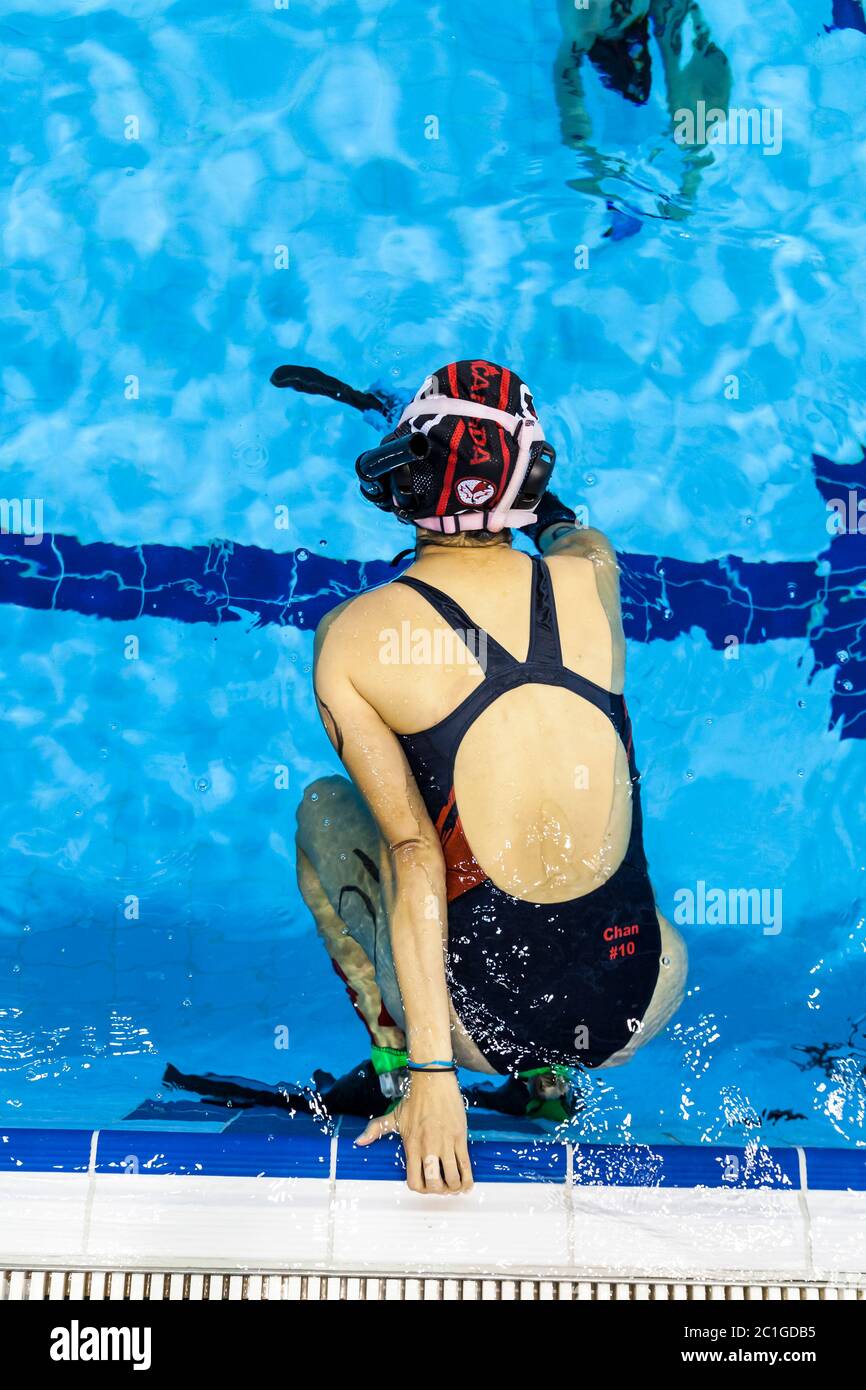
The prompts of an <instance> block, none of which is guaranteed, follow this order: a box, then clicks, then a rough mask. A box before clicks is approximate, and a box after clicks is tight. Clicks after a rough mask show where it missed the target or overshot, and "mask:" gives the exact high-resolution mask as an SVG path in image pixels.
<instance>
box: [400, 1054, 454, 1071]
mask: <svg viewBox="0 0 866 1390" xmlns="http://www.w3.org/2000/svg"><path fill="white" fill-rule="evenodd" d="M406 1066H407V1067H408V1069H409V1071H456V1070H457V1065H456V1063H455V1061H454V1059H453V1058H452V1059H451V1061H446V1060H445V1059H444V1058H442V1057H434V1058H433V1060H432V1061H431V1062H407V1063H406Z"/></svg>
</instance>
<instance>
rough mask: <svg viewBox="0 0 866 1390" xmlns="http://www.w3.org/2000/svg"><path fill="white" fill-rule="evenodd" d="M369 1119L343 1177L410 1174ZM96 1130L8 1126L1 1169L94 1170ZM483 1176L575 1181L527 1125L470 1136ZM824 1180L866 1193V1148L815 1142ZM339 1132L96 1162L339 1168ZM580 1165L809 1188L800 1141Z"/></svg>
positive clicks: (619, 1149)
mask: <svg viewBox="0 0 866 1390" xmlns="http://www.w3.org/2000/svg"><path fill="white" fill-rule="evenodd" d="M362 1127H363V1126H362V1124H361V1122H360V1121H345V1120H344V1121H343V1123H342V1124H341V1128H340V1135H339V1142H338V1145H337V1168H336V1176H337V1179H338V1180H339V1179H347V1180H357V1179H366V1180H368V1181H373V1182H381V1181H402V1180H403V1176H404V1168H403V1162H402V1157H401V1154H400V1146H399V1143H398V1142H397V1140H396V1139H393V1140H392V1139H389V1140H381V1141H380V1142H379V1143H377V1144H374V1145H372V1146H371V1147H370V1148H365V1149H359V1148H357V1147H356V1146H355V1145H354V1144H353V1142H352V1141H353V1139H354V1138H355V1137H356V1135H357V1134H358V1133H359V1132H360V1129H361V1128H362ZM91 1144H92V1133H91V1131H90V1130H85V1129H81V1130H76V1129H61V1130H57V1129H7V1130H4V1131H0V1174H8V1173H13V1172H19V1173H52V1172H62V1173H82V1172H86V1171H87V1169H88V1163H89V1157H90V1150H91ZM470 1152H471V1155H472V1164H473V1169H474V1173H475V1178H476V1180H477V1181H478V1182H483V1183H488V1182H547V1183H551V1182H552V1183H564V1182H566V1181H567V1175H568V1150H567V1145H566V1144H565V1143H564V1142H563V1141H562V1140H539V1139H537V1138H534V1137H532V1136H527V1138H526V1139H525V1140H520V1141H518V1142H514V1141H509V1140H505V1139H475V1140H470ZM804 1154H805V1162H806V1174H807V1176H806V1182H807V1186H808V1187H809V1189H810V1190H812V1191H829V1192H840V1191H841V1192H866V1151H864V1150H862V1149H820V1148H807V1149H805V1150H804ZM330 1164H331V1140H330V1138H329V1137H328V1136H327V1135H326V1134H324V1133H323V1132H322V1131H321V1129H319V1127H318V1126H316V1125H315V1123H314V1122H313V1121H311V1120H310V1119H309V1117H308V1116H300V1115H299V1116H298V1117H297V1119H296V1120H295V1121H293V1124H292V1127H291V1130H290V1131H288V1132H287V1131H286V1129H285V1128H284V1127H283V1126H279V1125H276V1126H274V1127H273V1128H272V1129H271V1130H270V1131H264V1132H257V1131H246V1132H241V1133H234V1132H231V1133H230V1132H224V1133H222V1134H208V1133H203V1132H202V1131H201V1130H195V1131H186V1130H162V1131H160V1130H154V1129H148V1130H142V1129H128V1130H121V1129H115V1130H101V1131H99V1133H98V1138H97V1141H96V1163H95V1171H96V1172H97V1173H102V1174H117V1175H120V1176H123V1175H129V1174H133V1175H134V1174H140V1175H142V1176H147V1175H148V1174H154V1173H155V1174H163V1175H165V1176H183V1175H190V1176H196V1175H198V1176H200V1177H201V1176H209V1175H210V1176H222V1177H226V1176H230V1177H278V1178H281V1177H282V1178H321V1179H322V1180H323V1181H324V1180H325V1179H327V1178H328V1177H329V1176H330ZM572 1170H573V1179H574V1183H575V1184H576V1185H578V1186H592V1187H597V1186H603V1187H666V1188H670V1187H678V1188H691V1187H709V1188H719V1189H720V1188H726V1187H729V1188H736V1189H738V1190H741V1189H743V1188H749V1189H755V1188H772V1189H777V1190H784V1191H797V1190H799V1188H800V1171H799V1154H798V1150H797V1149H793V1148H781V1147H773V1148H765V1147H763V1146H760V1145H758V1146H755V1145H752V1146H751V1147H750V1148H748V1149H741V1148H735V1147H727V1148H726V1147H724V1146H722V1145H713V1146H710V1145H706V1146H704V1145H699V1146H688V1145H670V1144H660V1145H653V1144H575V1145H573V1160H572Z"/></svg>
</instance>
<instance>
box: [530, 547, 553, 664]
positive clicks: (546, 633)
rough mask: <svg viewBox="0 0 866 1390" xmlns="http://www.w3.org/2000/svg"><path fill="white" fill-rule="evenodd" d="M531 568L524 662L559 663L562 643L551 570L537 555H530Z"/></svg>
mask: <svg viewBox="0 0 866 1390" xmlns="http://www.w3.org/2000/svg"><path fill="white" fill-rule="evenodd" d="M532 569H533V574H532V580H533V583H532V615H531V620H530V627H529V651H528V652H527V653H526V664H527V665H530V664H531V663H532V662H535V661H540V662H543V663H544V664H545V665H548V666H562V644H561V642H560V640H559V622H558V620H557V617H556V602H555V600H554V597H553V583H552V581H551V578H550V570H549V569H548V567H547V564H546V563H545V561H544V560H542V558H541V556H540V555H533V557H532Z"/></svg>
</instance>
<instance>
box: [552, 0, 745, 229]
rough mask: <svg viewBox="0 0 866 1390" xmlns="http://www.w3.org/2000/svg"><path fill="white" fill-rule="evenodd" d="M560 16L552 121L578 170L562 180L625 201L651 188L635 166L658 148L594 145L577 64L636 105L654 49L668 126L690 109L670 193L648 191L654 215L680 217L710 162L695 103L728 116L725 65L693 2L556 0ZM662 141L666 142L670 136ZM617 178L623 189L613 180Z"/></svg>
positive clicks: (647, 84)
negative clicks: (691, 122) (626, 151)
mask: <svg viewBox="0 0 866 1390" xmlns="http://www.w3.org/2000/svg"><path fill="white" fill-rule="evenodd" d="M559 16H560V21H561V24H562V30H563V35H562V42H561V44H560V48H559V53H558V54H557V58H556V64H555V80H556V97H557V102H558V105H559V117H560V127H561V130H562V138H563V140H564V141H565V143H566V144H567V145H568V146H569V147H570V148H572V149H574V150H576V151H578V152H579V155H580V164H581V166H582V169H583V172H582V173H581V175H580V176H578V177H577V178H575V179H573V180H571V185H572V187H573V188H575V189H577V190H578V191H579V192H581V193H605V194H609V193H611V192H613V191H614V190H617V191H618V192H619V195H620V197H622V198H624V199H625V201H626V203H627V205H629V206H631V207H633V206H634V198H635V195H637V196H638V197H640V195H642V194H646V193H651V192H652V191H653V186H652V183H651V182H649V183H648V182H647V181H646V180H645V179H644V178H642V177H641V174H640V170H641V169H642V168H643V169H650V168H651V167H652V165H653V164H654V162H655V160H656V158H657V156H658V150H656V151H653V152H652V153H650V154H648V155H647V156H646V157H645V158H642V157H641V156H640V154H639V152H638V151H637V150H636V151H635V155H634V158H633V160H632V159H629V158H623V157H622V156H617V155H615V154H613V153H611V152H609V151H604V150H602V149H600V148H599V147H598V145H597V144H596V142H595V140H594V135H593V124H592V118H591V116H590V114H589V111H588V109H587V102H586V98H585V94H584V82H583V77H582V70H583V68H584V66H585V64H586V63H589V64H590V65H591V66H592V68H594V70H595V72H596V74H597V75H598V77H599V78H600V80H601V82H602V83H603V85H604V86H605V87H608V88H610V89H611V90H612V91H615V92H618V93H619V94H620V96H622V97H623V98H624V99H625V100H626V101H629V102H632V103H633V104H634V105H635V106H642V105H645V104H646V102H647V101H648V100H649V97H650V93H651V89H652V82H653V78H654V73H653V53H652V47H654V50H655V61H656V64H657V66H659V67H660V68H661V80H662V81H663V83H664V89H665V104H666V107H667V111H668V113H669V115H670V118H671V123H672V124H671V130H672V131H673V130H674V129H675V127H676V126H677V125H678V124H679V123H681V121H682V119H683V116H684V113H693V114H694V116H695V127H694V131H693V134H692V136H691V139H690V140H689V143H688V145H685V146H683V145H680V146H679V147H678V154H679V156H680V158H679V163H680V166H681V168H680V172H679V176H678V188H677V191H676V192H664V191H663V190H662V189H661V188H659V189H657V190H656V197H655V215H656V216H664V217H669V218H682V217H685V216H687V215H688V211H689V208H690V207H691V205H692V204H693V202H694V199H695V196H696V195H697V192H698V189H699V187H700V176H701V171H702V170H703V169H705V168H707V166H708V165H709V164H711V163H712V160H713V155H712V151H711V150H710V149H708V148H707V132H706V122H705V120H701V119H700V112H701V109H702V110H703V112H708V111H712V112H718V113H721V114H727V111H728V104H729V99H730V93H731V70H730V64H729V62H728V59H727V57H726V55H725V54H724V53H723V52H722V50H721V48H720V47H719V46H718V45H717V44H716V43H714V41H713V37H712V33H711V31H710V27H709V24H708V22H707V20H706V17H705V16H704V14H703V11H702V10H701V8H700V6H699V5H697V4H695V3H694V0H633V3H630V0H587V4H586V7H585V8H584V7H578V6H576V5H575V4H574V0H559ZM651 40H652V41H653V43H652V47H651ZM656 80H659V78H658V77H657V78H656ZM668 138H669V139H673V134H670V135H669V136H668ZM622 184H625V185H626V187H625V188H621V187H618V186H620V185H622ZM643 201H644V203H645V211H647V212H650V209H651V207H652V201H647V200H646V199H644V200H643ZM650 215H653V214H652V212H650Z"/></svg>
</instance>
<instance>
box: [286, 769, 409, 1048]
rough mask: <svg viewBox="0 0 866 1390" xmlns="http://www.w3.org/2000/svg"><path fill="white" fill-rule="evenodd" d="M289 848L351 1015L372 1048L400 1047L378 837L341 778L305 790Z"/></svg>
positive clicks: (397, 1001)
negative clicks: (352, 1011) (294, 852)
mask: <svg viewBox="0 0 866 1390" xmlns="http://www.w3.org/2000/svg"><path fill="white" fill-rule="evenodd" d="M296 845H297V869H298V887H299V888H300V890H301V896H302V897H303V899H304V902H305V903H306V904H307V907H308V908H309V909H310V912H311V913H312V914H313V918H314V920H315V923H316V928H317V930H318V933H319V936H320V937H321V939H322V942H323V943H324V946H325V949H326V951H327V952H328V955H329V956H330V958H331V963H332V965H333V967H334V970H335V971H336V973H337V974H338V975H339V976H340V979H341V980H342V981H343V983H344V984H345V986H346V990H347V992H348V995H349V998H350V999H351V1001H352V1005H353V1007H354V1009H355V1012H356V1013H357V1014H358V1016H359V1017H360V1018H361V1020H362V1022H363V1023H364V1026H365V1027H366V1029H367V1031H368V1033H369V1034H370V1039H371V1042H372V1043H373V1045H374V1046H375V1047H377V1048H394V1049H402V1048H403V1047H404V1046H405V1035H404V1032H403V1028H402V1026H401V1025H402V1008H401V1004H400V999H399V991H398V990H397V985H396V977H395V975H394V968H393V961H392V959H391V953H390V942H389V939H388V933H387V926H386V924H385V922H384V913H383V908H382V902H381V892H380V885H379V868H378V854H379V837H378V832H377V831H376V827H375V825H374V824H373V821H372V819H371V817H370V814H369V812H368V811H367V808H366V807H365V806H364V803H363V802H362V800H361V798H360V796H359V795H358V793H357V792H356V790H355V788H354V787H353V786H352V784H351V782H349V781H348V779H347V778H345V777H322V778H319V779H318V780H317V781H316V782H313V783H312V784H311V785H310V786H309V787H308V788H307V789H306V791H305V793H304V799H303V801H302V802H301V805H300V806H299V807H298V831H297V836H296ZM383 991H384V997H383ZM386 1001H387V1002H386ZM389 1005H390V1007H389ZM395 1014H396V1015H397V1017H396V1018H395V1017H394V1015H395Z"/></svg>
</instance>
